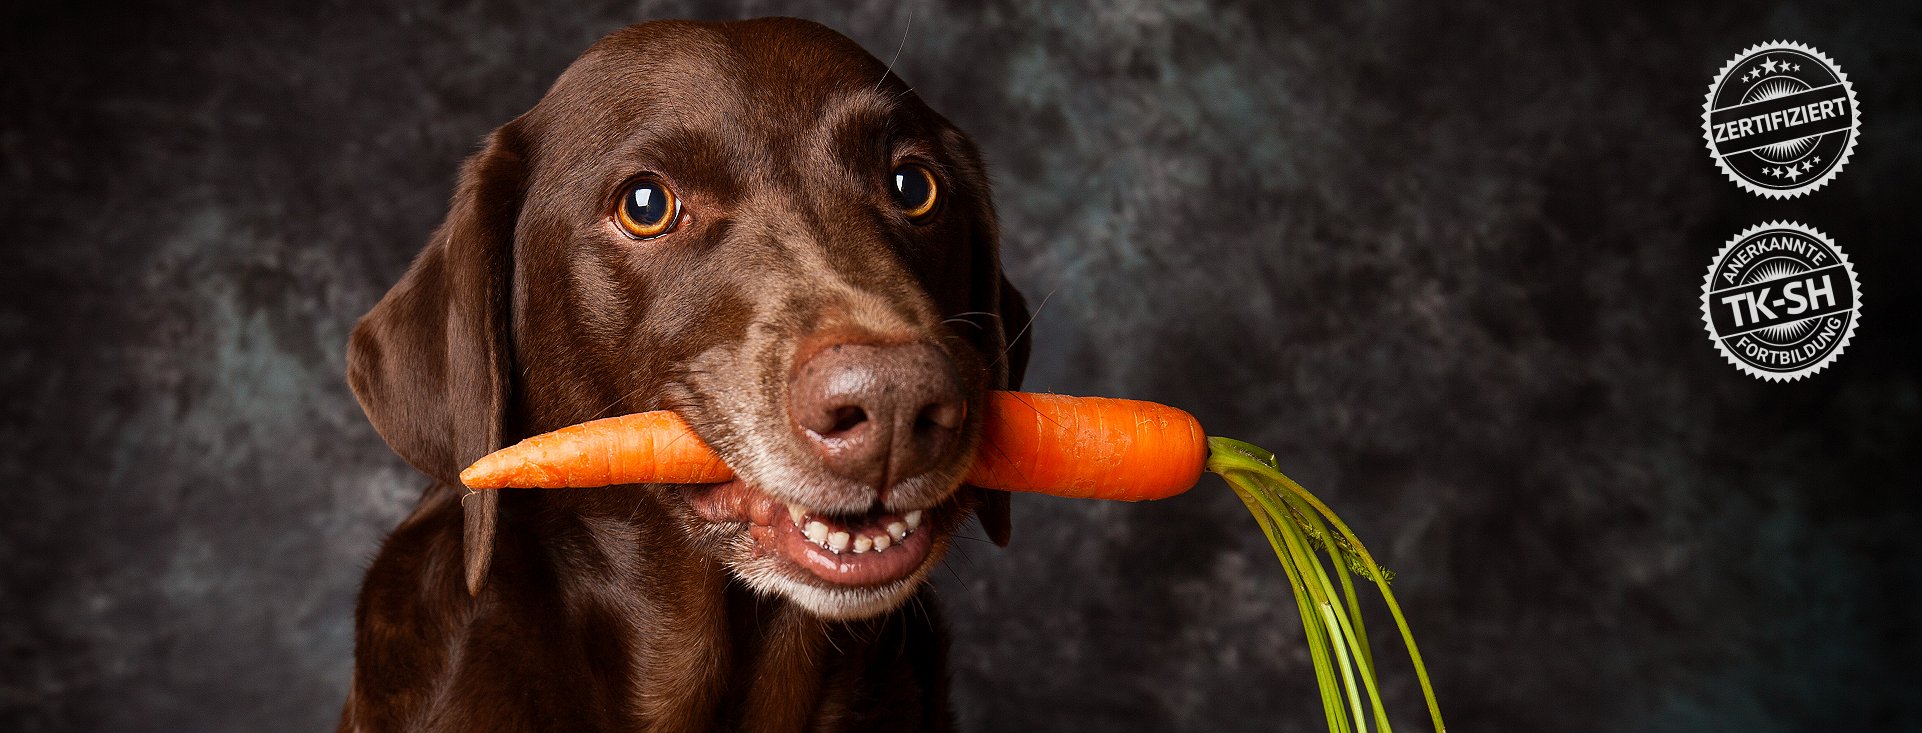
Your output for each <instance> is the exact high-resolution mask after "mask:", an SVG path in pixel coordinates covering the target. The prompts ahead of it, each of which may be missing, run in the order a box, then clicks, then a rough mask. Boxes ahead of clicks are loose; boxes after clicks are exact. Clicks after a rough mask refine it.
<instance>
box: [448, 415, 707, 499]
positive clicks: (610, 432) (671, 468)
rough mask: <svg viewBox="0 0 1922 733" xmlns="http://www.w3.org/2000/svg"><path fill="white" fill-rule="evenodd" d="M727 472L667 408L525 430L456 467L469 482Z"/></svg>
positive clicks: (700, 478)
mask: <svg viewBox="0 0 1922 733" xmlns="http://www.w3.org/2000/svg"><path fill="white" fill-rule="evenodd" d="M733 477H734V472H733V471H730V470H729V469H728V467H727V464H725V463H722V462H721V457H720V456H717V455H715V454H714V451H713V450H712V449H710V448H708V447H707V444H706V443H703V442H701V439H700V438H698V437H695V435H694V430H693V429H691V428H689V427H688V426H687V423H686V422H683V421H682V420H681V416H680V415H676V414H674V413H672V412H669V411H666V410H658V411H655V412H641V413H635V414H633V415H622V416H620V417H610V418H606V419H603V420H594V421H590V422H584V423H581V424H579V425H571V426H568V427H565V428H561V429H559V430H556V431H554V432H551V433H544V434H541V435H536V436H534V437H532V438H528V439H526V440H523V441H521V442H519V443H516V444H514V445H513V446H512V447H509V448H503V449H501V450H497V451H494V452H493V453H490V454H488V455H487V456H486V457H484V458H482V459H480V460H478V461H475V462H474V465H472V466H468V467H467V470H464V471H461V472H460V481H461V483H463V484H467V487H468V488H470V489H504V488H508V487H516V488H529V489H560V488H584V487H590V486H609V485H612V484H711V483H715V482H719V481H726V480H728V479H730V478H733Z"/></svg>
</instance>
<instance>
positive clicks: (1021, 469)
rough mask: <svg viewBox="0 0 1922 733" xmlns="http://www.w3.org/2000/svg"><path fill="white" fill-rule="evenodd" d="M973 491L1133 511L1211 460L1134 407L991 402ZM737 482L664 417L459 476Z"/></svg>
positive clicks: (1088, 401) (496, 484)
mask: <svg viewBox="0 0 1922 733" xmlns="http://www.w3.org/2000/svg"><path fill="white" fill-rule="evenodd" d="M986 417H987V422H986V424H985V425H984V426H983V435H982V441H981V448H980V450H978V451H977V452H976V453H975V460H974V465H973V467H972V469H971V470H970V471H969V474H968V483H971V484H974V485H976V486H981V487H983V488H989V489H1002V490H1006V491H1032V492H1039V493H1043V494H1053V495H1056V496H1066V497H1075V498H1091V499H1119V500H1124V501H1140V500H1143V499H1161V498H1166V497H1169V496H1173V495H1175V494H1179V493H1181V492H1183V491H1187V490H1188V489H1189V488H1190V487H1192V486H1194V485H1195V482H1196V481H1198V480H1200V478H1201V471H1202V468H1203V464H1204V463H1205V462H1206V461H1207V459H1208V442H1207V437H1206V436H1205V435H1203V434H1202V432H1201V425H1200V424H1199V423H1197V422H1195V419H1194V417H1192V416H1190V415H1189V414H1188V413H1186V412H1182V411H1181V410H1178V409H1175V408H1173V407H1168V406H1166V405H1158V404H1155V403H1152V402H1142V401H1138V400H1120V399H1109V398H1104V397H1068V396H1065V395H1052V394H1035V393H1025V392H996V393H994V394H993V395H992V396H991V398H990V400H989V403H988V410H987V416H986ZM732 477H733V474H732V472H731V471H729V470H728V468H727V466H726V464H723V463H722V462H721V460H720V458H719V457H717V456H715V455H714V453H713V451H711V450H709V449H708V447H707V446H706V445H705V444H703V443H702V442H701V441H700V439H699V438H697V437H695V435H694V432H693V430H691V429H689V428H688V426H687V423H685V422H682V421H681V419H680V417H679V416H677V415H675V414H673V413H671V412H644V413H639V414H635V415H627V416H623V417H615V418H608V419H605V420H595V421H593V422H586V423H582V424H580V425H575V426H572V427H567V428H562V429H560V430H557V431H554V432H552V433H547V434H545V435H537V436H534V437H532V438H528V439H527V440H524V441H521V442H520V443H519V444H517V445H514V446H512V447H509V448H505V449H502V450H500V451H496V452H495V453H493V454H491V455H489V456H487V457H485V458H482V459H481V460H479V461H476V462H475V463H474V465H472V466H469V467H468V468H467V470H465V471H462V472H461V482H462V483H464V484H467V486H468V488H472V489H499V488H507V487H525V488H561V487H574V488H585V487H592V486H608V485H613V484H637V483H714V482H718V481H726V480H728V479H729V478H732Z"/></svg>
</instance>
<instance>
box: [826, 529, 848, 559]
mask: <svg viewBox="0 0 1922 733" xmlns="http://www.w3.org/2000/svg"><path fill="white" fill-rule="evenodd" d="M828 549H830V550H833V551H834V552H835V554H840V552H841V551H842V550H845V549H848V533H846V532H835V533H834V534H831V535H828Z"/></svg>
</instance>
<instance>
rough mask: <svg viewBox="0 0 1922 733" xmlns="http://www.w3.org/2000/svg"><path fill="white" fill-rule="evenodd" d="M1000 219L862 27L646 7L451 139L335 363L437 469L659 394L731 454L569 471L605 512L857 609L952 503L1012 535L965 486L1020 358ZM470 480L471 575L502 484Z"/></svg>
mask: <svg viewBox="0 0 1922 733" xmlns="http://www.w3.org/2000/svg"><path fill="white" fill-rule="evenodd" d="M997 247H998V239H997V232H996V222H995V215H994V209H993V206H992V203H991V201H990V197H989V187H988V180H987V177H986V174H985V172H984V169H983V167H982V163H981V160H980V156H979V153H978V152H977V151H976V149H975V146H974V144H973V143H972V142H971V141H970V140H969V139H968V137H967V136H966V135H965V134H963V133H962V132H961V131H960V130H958V129H956V128H955V126H954V125H953V124H951V123H950V122H948V121H947V120H946V119H945V118H943V117H941V116H940V115H938V114H936V113H935V112H934V111H933V110H931V109H929V108H928V107H927V106H926V105H925V104H923V103H922V101H921V100H920V98H919V97H918V96H917V95H916V94H915V93H914V92H913V90H912V89H911V88H909V87H908V86H907V85H906V84H905V83H903V82H902V81H901V80H900V79H899V78H897V77H895V76H894V75H892V74H890V73H888V71H887V69H886V68H885V66H884V65H883V64H882V63H881V62H880V61H879V60H877V59H875V58H874V57H873V56H871V55H869V54H868V53H866V52H865V51H863V50H862V49H861V48H860V47H859V46H858V45H856V44H855V43H853V42H852V41H850V40H848V39H847V38H845V37H842V36H841V35H839V34H837V33H835V32H833V31H831V30H828V29H827V28H825V27H822V26H819V25H816V24H813V23H809V22H805V21H799V20H791V19H763V20H756V21H745V22H738V23H719V24H709V23H689V22H676V21H664V22H654V23H646V24H642V25H638V26H633V27H630V28H627V29H625V30H622V31H619V32H617V33H614V34H613V35H610V36H608V37H607V38H605V39H602V40H601V41H600V42H598V43H596V44H595V45H594V46H593V47H592V48H590V49H589V50H588V51H587V52H586V53H585V54H583V55H582V56H581V58H580V59H578V60H577V61H576V62H575V63H574V64H573V65H572V66H570V67H569V68H568V70H567V71H566V72H565V73H563V74H562V76H561V77H560V79H559V80H558V81H557V82H556V83H555V84H554V86H553V87H552V89H550V90H549V92H548V93H547V95H546V96H545V97H544V98H543V99H542V100H541V101H540V102H539V104H537V105H536V106H535V107H534V108H533V109H532V110H530V111H528V112H527V113H526V114H524V115H522V116H520V117H519V118H517V119H515V120H513V121H512V122H509V123H508V124H506V125H504V126H502V127H501V128H500V129H498V130H496V131H495V132H494V133H493V134H492V135H490V136H489V137H488V138H487V141H486V143H485V147H484V149H483V150H482V151H481V152H479V153H478V154H476V155H474V156H473V157H472V158H470V159H469V160H468V161H467V163H466V165H465V166H464V167H463V169H462V172H461V176H460V182H459V185H458V187H457V190H456V192H455V194H454V198H453V202H452V205H451V207H450V209H449V211H448V214H447V218H446V220H445V222H444V223H443V224H442V225H441V227H440V228H439V229H438V230H437V231H436V232H435V233H434V235H433V236H432V238H431V240H430V241H429V243H428V245H427V247H426V249H425V250H423V251H422V253H421V254H420V255H419V257H418V259H416V260H415V262H414V264H413V266H412V268H411V269H410V270H409V271H408V272H407V274H406V275H405V276H404V277H403V278H402V280H401V281H400V283H399V284H397V285H395V286H394V288H393V289H392V290H391V291H390V292H389V293H388V294H387V295H386V297H385V298H383V299H382V300H381V302H380V303H379V304H378V305H376V306H375V307H374V309H373V310H372V311H371V312H370V313H369V314H368V315H367V316H366V317H365V318H364V319H362V321H361V323H360V324H359V326H358V327H357V328H356V329H355V331H354V334H353V338H352V340H351V342H350V344H349V360H348V366H349V381H350V383H351V385H352V386H353V389H354V392H355V394H356V396H357V397H358V398H359V399H360V401H361V404H362V407H363V408H364V409H365V411H366V413H367V415H368V417H369V419H370V420H371V421H372V423H373V424H374V426H375V428H376V429H377V430H378V431H379V432H380V434H381V436H382V437H383V438H384V439H385V440H386V441H387V442H388V444H389V445H391V446H392V447H393V448H394V450H395V451H396V452H397V453H399V454H400V455H401V456H402V457H404V458H405V459H407V460H408V461H409V462H410V463H412V464H413V465H414V466H416V467H417V468H419V469H420V470H422V471H424V472H426V473H427V474H429V475H431V476H433V477H435V478H436V479H438V480H440V481H441V482H444V483H447V484H449V485H453V486H458V483H457V482H456V478H455V477H456V475H457V473H458V471H459V470H460V469H461V468H462V467H464V466H465V465H467V464H468V463H469V462H471V461H473V460H475V459H477V458H479V457H481V456H482V455H485V454H486V453H488V452H491V451H493V450H495V449H497V448H500V447H502V446H503V445H505V444H507V443H510V442H512V441H513V440H517V439H519V438H522V437H525V436H527V435H531V434H536V433H540V432H545V431H549V430H553V429H557V428H560V427H564V426H567V425H571V424H575V423H579V422H584V421H586V420H591V419H595V418H599V417H606V416H609V415H615V414H624V413H630V412H639V411H645V410H655V409H673V410H676V411H678V412H680V414H681V415H682V416H683V417H684V418H685V419H686V420H687V421H688V423H689V424H690V425H692V426H693V427H694V429H695V431H696V432H697V433H698V434H699V435H700V436H701V437H702V438H703V439H704V440H706V441H707V442H708V443H709V444H710V445H712V446H713V447H714V448H715V449H716V450H717V451H718V452H719V453H720V454H721V456H722V458H723V459H725V460H726V461H727V463H728V465H729V466H731V467H732V468H733V469H734V471H735V473H736V475H737V476H738V478H737V479H736V480H734V481H732V482H730V483H727V484H721V485H712V486H701V487H686V488H681V489H678V490H673V491H662V490H659V489H655V488H651V487H650V488H645V489H596V490H581V491H582V492H587V493H592V492H603V493H602V494H601V495H600V496H603V497H605V496H609V495H613V492H626V493H625V494H624V496H625V497H626V498H624V499H623V500H621V502H620V503H619V506H620V507H623V509H622V511H628V512H631V513H638V514H645V515H648V516H649V517H656V518H658V519H659V520H661V521H665V522H668V523H670V526H672V527H674V528H675V531H678V532H682V533H684V534H685V536H686V539H687V542H688V543H689V544H690V546H692V547H694V548H696V549H697V550H698V551H699V552H701V553H703V554H705V555H706V556H707V557H709V558H711V559H712V560H713V561H716V562H718V563H720V564H722V565H723V566H725V567H726V568H727V569H728V571H729V572H731V573H732V574H733V575H734V576H735V577H736V578H738V579H740V580H741V581H743V582H745V583H746V584H748V585H749V586H751V587H754V588H755V589H757V590H760V591H762V592H765V593H770V594H777V595H780V596H784V597H786V598H788V599H790V600H792V601H794V602H796V603H797V604H799V605H801V606H803V607H805V608H808V609H810V610H811V611H813V612H815V613H817V614H819V615H822V616H824V617H832V618H851V617H860V616H867V615H872V614H875V613H879V612H883V611H885V610H888V609H891V608H893V607H894V606H895V605H897V604H899V603H900V602H901V601H902V600H904V599H905V598H906V597H907V596H909V595H910V594H912V593H913V591H914V589H915V588H916V587H917V586H918V585H919V584H920V583H921V581H922V580H923V579H924V577H925V575H926V574H927V572H928V571H929V569H930V568H931V567H932V566H933V565H934V564H935V563H936V562H937V561H938V559H939V558H940V556H941V554H942V552H943V550H944V549H945V547H946V544H947V542H948V539H949V538H950V536H951V535H952V533H953V531H954V530H955V529H956V527H957V526H958V525H960V524H961V523H962V522H963V521H965V519H966V518H967V516H968V515H969V513H970V512H973V513H975V514H978V515H979V516H980V518H981V521H982V524H983V526H984V527H985V528H986V529H987V530H988V533H989V535H990V537H991V538H993V539H994V540H995V541H996V542H998V543H1004V542H1005V541H1006V537H1007V532H1008V515H1007V498H1006V495H1005V494H1002V493H1000V492H990V491H985V490H980V489H974V488H971V487H964V486H963V485H962V481H963V479H964V475H965V472H966V470H967V467H968V464H969V458H970V456H971V455H972V454H973V450H974V447H975V445H976V442H977V439H978V435H979V432H980V415H981V413H982V410H983V408H984V405H985V398H986V395H987V393H988V391H989V390H992V389H996V388H1004V387H1013V386H1016V385H1015V384H1014V382H1015V381H1018V379H1019V376H1020V374H1021V371H1022V369H1023V368H1024V366H1025V361H1026V351H1025V349H1024V348H1022V347H1021V346H1019V345H1016V346H1015V347H1014V348H1010V341H1011V340H1013V339H1011V337H1012V336H1013V335H1014V334H1013V331H1014V330H1018V329H1019V328H1021V327H1022V326H1023V325H1025V323H1026V320H1027V316H1026V308H1025V306H1024V305H1023V303H1022V300H1021V297H1020V295H1019V293H1017V292H1016V291H1015V290H1014V288H1012V287H1011V286H1010V285H1009V284H1008V282H1007V280H1006V279H1005V278H1004V277H1003V276H1002V274H1001V271H1000V267H999V261H998V256H997ZM556 493H561V492H556ZM541 500H543V501H574V502H589V501H594V499H590V498H580V497H576V498H570V499H565V500H563V499H558V498H556V499H549V498H547V496H545V495H543V497H541ZM463 504H464V506H465V514H466V522H467V531H466V534H465V542H466V548H465V552H466V556H467V581H468V586H469V589H470V590H472V591H475V592H478V589H479V588H480V585H481V583H482V581H483V580H484V578H485V575H486V572H487V568H488V564H489V561H490V558H491V552H492V546H493V534H494V527H495V522H496V518H497V512H498V508H497V507H498V495H497V494H495V493H492V492H489V493H480V494H472V495H469V496H468V497H467V499H466V500H464V501H463ZM643 518H646V517H643Z"/></svg>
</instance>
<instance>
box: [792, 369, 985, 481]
mask: <svg viewBox="0 0 1922 733" xmlns="http://www.w3.org/2000/svg"><path fill="white" fill-rule="evenodd" d="M788 411H789V413H790V414H792V415H793V417H794V422H795V424H797V425H799V426H800V427H801V429H802V430H804V431H805V432H807V433H809V434H811V435H810V437H811V438H814V439H813V440H810V441H808V442H810V443H812V444H813V445H814V447H815V449H816V450H818V451H819V452H820V454H821V457H822V459H823V460H824V461H825V462H826V463H827V466H828V469H829V470H831V471H833V472H835V473H836V474H839V475H841V476H845V477H847V478H849V479H852V480H854V481H857V482H859V483H861V484H862V485H865V486H872V487H874V488H875V489H876V491H878V492H882V493H883V494H885V492H886V491H887V489H888V488H889V487H891V486H893V485H894V484H895V483H898V482H900V481H901V480H903V479H906V478H910V477H913V476H916V475H919V474H921V473H923V472H925V471H927V470H928V469H929V468H932V467H933V466H935V465H936V464H938V463H940V462H941V461H942V459H944V458H946V457H947V454H948V452H949V451H951V450H954V448H955V445H956V444H957V443H959V442H960V441H959V440H958V439H957V437H958V436H959V435H960V430H961V423H962V421H963V420H964V419H965V418H966V417H967V414H968V406H967V401H966V400H964V399H963V398H962V396H961V389H960V386H959V385H958V384H957V382H956V379H955V376H954V367H953V365H952V364H951V363H950V362H949V361H948V358H947V356H946V355H945V354H943V353H942V352H941V350H940V349H938V348H935V346H934V345H932V344H928V343H922V342H912V343H906V344H895V345H887V346H877V345H870V344H858V343H837V344H833V345H829V346H824V347H821V348H820V349H819V350H816V351H814V352H813V353H812V354H810V355H808V356H807V357H806V358H805V359H804V360H802V361H801V362H799V363H797V364H795V367H794V373H793V377H792V378H791V379H790V380H789V382H788Z"/></svg>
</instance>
